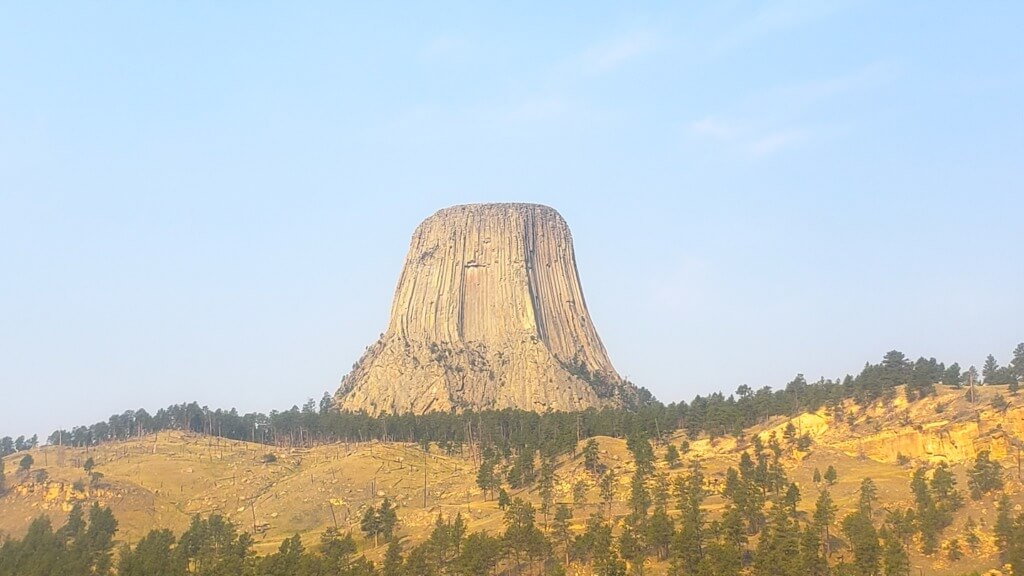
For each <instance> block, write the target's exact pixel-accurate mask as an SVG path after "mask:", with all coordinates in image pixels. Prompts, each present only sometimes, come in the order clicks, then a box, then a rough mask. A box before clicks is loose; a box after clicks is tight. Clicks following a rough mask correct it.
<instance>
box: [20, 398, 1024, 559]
mask: <svg viewBox="0 0 1024 576" xmlns="http://www.w3.org/2000/svg"><path fill="white" fill-rule="evenodd" d="M976 391H977V397H976V399H975V402H970V401H969V400H968V399H967V397H966V395H967V391H965V390H964V389H955V388H948V387H943V386H939V389H938V391H937V394H936V395H934V396H928V397H926V398H925V399H919V400H916V401H913V402H908V401H906V400H905V398H904V395H903V394H897V395H895V396H894V397H892V398H887V399H883V400H881V401H878V402H875V403H873V404H871V405H869V406H867V407H860V406H858V405H857V404H856V403H854V402H852V401H846V402H844V403H842V404H841V405H840V406H838V407H833V408H831V409H828V408H823V409H821V410H818V411H816V412H808V413H803V414H800V415H798V416H796V417H793V418H788V417H781V416H780V417H775V418H772V419H770V420H769V421H767V422H765V423H762V424H760V425H758V426H755V427H752V428H748V429H747V430H745V431H744V432H743V434H742V435H739V436H738V437H732V436H720V437H717V438H711V437H708V436H707V435H702V436H700V437H693V438H690V437H688V436H687V435H686V434H685V432H682V431H680V432H677V433H675V434H673V435H672V436H667V437H664V438H660V439H657V440H656V441H655V442H654V443H653V449H654V453H655V454H656V455H657V461H656V463H655V473H656V475H658V474H663V475H664V478H665V480H667V482H668V485H670V486H671V485H672V483H673V480H674V479H676V478H683V477H685V476H686V475H687V474H688V470H689V465H690V463H691V462H693V461H699V462H700V464H701V466H702V467H703V473H704V486H705V488H706V490H707V493H708V497H707V499H706V501H705V507H706V509H707V511H708V514H709V519H716V518H719V517H720V516H721V514H722V511H723V509H724V506H725V504H726V499H725V498H723V492H724V490H725V488H726V483H727V482H728V474H727V471H728V469H729V468H730V467H733V468H735V467H737V466H738V462H739V460H740V456H741V455H742V454H743V453H744V452H746V453H748V454H749V453H751V452H752V446H753V445H754V443H755V442H758V443H759V444H761V445H766V444H768V443H770V442H771V440H770V439H771V438H772V437H774V438H775V439H776V440H777V441H778V445H779V446H780V451H779V454H780V457H779V459H778V461H779V463H780V464H781V466H782V467H783V468H784V470H785V474H786V475H787V476H788V479H789V481H791V482H793V483H794V484H795V485H796V486H797V487H798V488H799V490H800V492H801V494H802V498H801V500H800V502H799V505H798V508H799V510H800V511H801V513H803V514H804V515H805V516H808V515H811V514H813V511H814V505H815V498H816V496H817V494H818V493H819V491H820V490H822V489H824V488H826V487H828V489H829V491H830V493H831V495H832V497H833V499H834V501H835V502H836V504H837V506H838V514H837V517H839V518H842V517H843V516H844V515H845V514H847V513H848V512H851V511H853V510H855V509H856V508H857V506H858V498H859V493H858V489H859V488H860V486H861V483H862V480H863V479H864V478H868V477H870V478H871V479H872V480H873V481H874V483H875V485H876V486H877V496H878V505H877V507H876V508H875V516H876V520H878V521H879V522H881V520H882V518H884V512H883V510H884V509H886V508H889V509H895V508H908V507H910V508H912V507H913V506H914V494H913V493H912V492H911V488H910V486H911V480H912V478H913V475H914V472H915V470H916V469H917V468H918V467H934V466H936V465H939V464H940V463H941V464H945V465H947V466H948V467H949V470H950V471H952V473H953V475H954V477H955V478H956V481H957V486H958V487H959V488H960V489H962V490H964V491H966V488H967V486H968V471H969V470H970V469H971V467H972V466H973V464H974V462H975V459H976V458H977V456H978V454H979V453H980V452H982V451H988V452H989V454H991V457H992V459H993V460H996V461H998V462H1000V463H1001V464H1002V465H1003V467H1004V469H1005V474H1004V477H1005V488H1004V490H1005V492H1006V493H1007V494H1009V495H1010V496H1011V498H1012V501H1013V503H1014V506H1015V508H1016V510H1020V508H1021V504H1022V503H1024V498H1022V485H1021V480H1020V467H1019V466H1020V463H1019V447H1020V446H1021V444H1020V439H1021V438H1024V402H1022V400H1021V398H1020V397H1018V396H1014V395H1009V394H1007V391H1006V388H1005V387H999V386H989V387H979V388H977V389H976ZM755 438H756V439H757V440H756V441H755ZM801 439H803V440H801ZM596 441H597V445H598V449H599V453H598V460H599V464H600V466H601V467H602V468H607V470H608V471H610V472H611V474H612V477H613V478H614V483H613V486H614V489H613V491H614V496H613V498H612V500H613V502H612V504H611V513H612V515H613V516H615V517H619V518H621V517H623V516H626V515H627V514H628V513H629V511H630V508H629V502H630V497H631V495H630V490H631V485H630V478H631V476H632V475H633V473H634V471H635V468H636V467H635V462H634V458H633V456H632V454H631V452H630V450H629V449H628V448H627V442H626V441H625V440H624V439H619V438H610V437H598V438H596ZM669 445H672V446H675V447H681V448H684V449H683V450H681V451H682V457H681V460H682V462H681V465H679V466H677V467H673V466H671V465H670V464H669V463H668V462H666V461H665V459H664V457H663V456H664V454H665V452H666V449H667V447H668V446H669ZM428 448H429V451H427V452H425V451H424V450H423V447H422V446H420V445H416V444H411V443H399V442H379V441H373V442H362V443H333V444H325V445H317V446H312V447H309V448H288V449H282V448H274V447H270V446H266V445H262V444H254V443H249V442H243V441H236V440H226V439H223V438H217V437H214V436H208V435H201V434H195V433H185V432H178V431H172V432H161V433H158V434H150V435H147V436H143V437H141V438H136V439H132V440H129V441H123V442H115V443H105V444H101V445H99V446H96V447H90V448H71V447H58V446H44V447H38V448H35V449H33V450H31V451H29V452H27V453H26V452H22V453H18V454H15V455H12V456H8V457H7V458H6V459H5V469H6V476H5V478H6V484H7V486H8V491H7V493H6V494H5V495H4V496H2V497H0V511H2V514H0V530H2V531H4V532H5V533H7V534H9V535H11V536H15V537H18V536H21V535H23V534H24V533H25V531H26V530H27V528H28V526H29V523H30V522H31V521H32V519H33V518H34V517H36V516H37V515H40V514H47V515H50V516H51V517H52V518H53V520H54V523H55V524H56V525H60V524H61V523H62V522H63V521H64V518H65V517H66V515H67V512H68V511H69V510H70V509H71V507H72V505H73V504H74V503H76V502H83V503H91V502H98V503H100V504H101V505H103V506H109V507H110V508H111V509H112V510H113V512H114V515H115V516H116V518H117V519H118V521H119V522H120V530H119V532H118V538H119V539H120V540H121V541H124V542H135V541H138V539H139V538H141V537H142V536H143V535H145V534H146V533H147V532H148V531H149V530H151V529H153V528H170V529H172V530H173V531H175V532H181V531H183V530H184V529H185V528H186V527H187V526H188V523H189V520H190V518H191V517H192V516H193V515H195V514H201V515H210V514H214V513H217V514H221V515H223V516H225V517H226V518H228V519H230V520H231V521H232V522H234V523H235V524H236V525H237V526H238V527H239V529H240V530H245V531H249V532H252V533H253V534H254V535H255V542H256V549H257V550H258V551H260V552H263V553H267V552H271V551H273V550H276V549H277V548H278V546H279V545H280V543H281V542H282V541H283V540H284V539H285V538H288V537H290V536H292V535H293V534H295V533H298V534H301V535H302V536H303V538H304V540H306V541H307V542H309V543H313V542H315V541H316V539H317V538H318V537H319V535H320V534H321V533H323V532H324V531H325V530H326V529H328V528H329V527H333V526H337V527H338V528H339V529H340V530H341V531H342V532H348V531H351V532H352V533H353V534H355V535H357V536H358V537H359V541H360V549H361V550H362V551H365V553H366V555H367V556H368V557H369V558H371V559H373V560H379V559H380V558H381V557H382V555H383V553H384V550H385V546H384V544H383V543H380V545H379V546H376V547H374V545H373V542H372V540H369V539H365V540H364V539H362V538H361V532H360V526H359V523H360V519H361V517H362V515H363V513H364V512H365V510H366V509H367V508H368V507H370V506H373V505H376V504H379V503H380V502H381V500H382V499H383V498H385V497H387V498H388V499H390V500H391V501H393V502H395V503H396V504H397V505H398V517H399V533H400V534H401V535H403V536H405V537H407V539H408V540H407V541H408V543H409V544H416V543H419V542H422V541H423V540H424V539H425V538H426V537H427V536H428V535H429V529H430V527H431V526H432V525H433V523H434V521H435V519H436V517H437V515H438V514H443V515H444V516H452V515H454V514H456V513H458V512H461V513H462V515H463V518H464V519H465V520H466V521H467V522H468V528H469V531H470V532H472V531H478V530H487V531H489V532H490V533H492V534H497V533H500V532H502V531H503V529H504V524H503V517H504V511H503V510H502V509H501V508H499V506H498V502H497V501H496V500H494V499H488V498H487V494H485V493H484V491H483V490H481V488H480V487H479V486H478V483H477V472H478V470H479V467H480V462H481V457H482V454H481V452H480V451H479V449H478V448H477V446H475V445H470V444H461V445H454V446H449V447H447V449H446V450H443V449H442V448H441V447H439V446H438V445H436V444H433V445H429V447H428ZM582 451H583V446H582V443H581V445H580V446H579V447H578V450H576V454H575V455H574V454H571V453H570V454H564V455H561V456H558V457H556V458H555V459H554V479H555V481H554V494H553V499H554V502H556V503H566V504H569V505H573V500H574V498H573V488H574V486H575V485H577V484H578V483H582V486H584V487H585V491H584V494H583V495H584V502H582V503H579V504H578V505H576V510H575V514H574V520H573V530H574V531H575V532H577V533H579V532H581V531H583V529H584V524H585V522H586V520H587V518H588V516H590V515H591V514H592V513H593V512H596V511H598V510H602V509H603V506H604V504H603V502H602V494H601V490H600V488H599V486H598V483H599V482H598V480H599V476H598V475H596V474H594V473H592V472H591V471H588V470H587V462H586V460H585V458H584V457H583V456H582ZM26 454H28V455H31V456H32V459H33V460H34V464H33V465H32V467H31V468H30V469H29V470H27V471H19V470H18V469H17V468H18V464H19V462H20V460H21V459H22V458H24V456H25V455H26ZM90 458H91V459H92V461H93V463H94V465H95V467H94V468H93V470H92V471H93V472H94V473H95V472H99V473H100V475H95V477H91V476H90V474H88V473H87V472H86V470H84V469H83V466H84V465H85V463H86V462H87V461H88V460H89V459H90ZM513 461H514V458H512V459H510V460H509V462H508V463H502V464H500V465H499V469H503V470H505V471H506V472H507V471H508V467H509V466H511V465H512V463H513ZM829 466H832V467H834V469H835V470H836V472H837V476H838V479H837V481H836V482H835V484H834V486H827V484H826V483H825V481H824V480H821V481H819V482H815V476H816V471H817V472H818V473H822V472H825V471H826V470H827V469H828V467H829ZM424 483H426V491H425V492H426V494H425V496H424ZM506 488H508V490H509V492H510V494H511V495H512V496H513V497H515V496H518V497H522V498H525V499H527V500H529V501H532V502H533V503H534V504H535V505H536V506H538V507H539V506H540V505H541V495H540V493H539V490H538V489H537V486H536V484H533V485H531V486H529V487H524V488H520V489H516V490H513V489H511V488H510V487H508V485H506ZM996 499H997V494H996V493H992V494H988V495H985V496H983V497H982V498H980V499H979V500H974V499H971V498H967V499H966V501H965V506H964V507H963V508H962V509H960V510H958V511H956V513H955V517H954V519H953V522H952V525H951V526H949V527H948V528H946V529H945V530H943V531H942V534H941V545H942V546H948V545H949V543H950V541H951V540H953V539H959V544H960V545H963V542H964V536H963V535H964V530H965V524H966V523H967V521H968V518H971V519H973V521H974V522H976V523H977V524H978V526H979V527H980V528H979V530H978V534H979V536H980V547H979V549H978V552H977V553H976V554H965V555H964V556H963V558H961V559H959V560H956V561H952V560H950V559H949V555H948V554H946V553H945V552H944V551H942V550H940V551H938V552H936V553H934V554H931V555H928V556H926V555H923V554H921V553H920V552H919V546H916V545H912V546H910V550H911V556H910V559H911V562H912V565H913V566H920V567H923V568H925V569H926V570H927V573H929V574H960V573H964V572H968V571H972V570H983V569H989V568H994V567H996V566H997V565H998V563H999V562H998V555H997V553H996V545H995V541H994V536H993V526H995V523H996ZM424 500H425V501H424ZM669 513H670V515H677V514H678V513H679V512H678V510H677V505H676V500H675V498H671V504H670V506H669ZM540 519H541V516H540V515H538V521H540ZM752 540H753V541H756V538H754V539H752ZM842 540H843V539H842V537H840V541H839V542H837V546H840V547H841V548H840V549H845V548H843V547H845V546H847V543H845V542H843V541H842ZM752 546H753V544H752ZM667 567H668V563H667V562H658V561H653V562H649V565H648V571H647V573H650V574H659V573H664V572H665V571H666V570H667Z"/></svg>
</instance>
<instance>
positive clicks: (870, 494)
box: [857, 478, 878, 518]
mask: <svg viewBox="0 0 1024 576" xmlns="http://www.w3.org/2000/svg"><path fill="white" fill-rule="evenodd" d="M858 492H859V494H860V496H859V497H858V500H857V508H858V509H859V510H860V511H861V512H863V513H864V514H865V515H866V516H867V517H868V518H870V517H871V508H872V505H873V504H874V502H875V501H876V500H878V488H877V487H876V486H875V481H874V480H872V479H871V478H865V479H864V480H861V483H860V489H859V490H858Z"/></svg>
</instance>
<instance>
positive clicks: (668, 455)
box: [665, 444, 679, 468]
mask: <svg viewBox="0 0 1024 576" xmlns="http://www.w3.org/2000/svg"><path fill="white" fill-rule="evenodd" d="M665 463H666V464H668V467H669V468H678V467H679V449H678V448H676V446H675V444H669V445H668V448H665Z"/></svg>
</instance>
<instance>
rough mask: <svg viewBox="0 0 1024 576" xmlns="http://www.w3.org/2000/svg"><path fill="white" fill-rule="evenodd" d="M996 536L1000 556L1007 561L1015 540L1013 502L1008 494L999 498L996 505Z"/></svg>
mask: <svg viewBox="0 0 1024 576" xmlns="http://www.w3.org/2000/svg"><path fill="white" fill-rule="evenodd" d="M995 537H996V548H997V549H998V550H999V557H1000V558H1001V559H1002V560H1003V561H1004V562H1005V561H1006V560H1007V558H1008V556H1009V553H1010V544H1011V543H1012V542H1013V541H1014V529H1013V502H1011V501H1010V497H1009V496H1007V495H1006V494H1003V495H1002V497H1000V498H999V503H998V504H997V505H996V525H995Z"/></svg>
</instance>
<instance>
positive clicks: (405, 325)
mask: <svg viewBox="0 0 1024 576" xmlns="http://www.w3.org/2000/svg"><path fill="white" fill-rule="evenodd" d="M636 394H637V392H636V388H635V387H634V386H633V385H632V384H630V383H629V382H627V381H624V380H623V379H622V378H621V377H620V376H619V375H618V374H617V373H616V372H615V369H614V368H613V367H612V363H611V361H610V360H609V359H608V354H607V352H605V348H604V345H603V344H602V343H601V339H600V337H598V335H597V330H596V328H595V327H594V323H593V322H592V321H591V319H590V313H589V312H588V311H587V305H586V302H585V301H584V299H583V289H582V287H581V286H580V279H579V274H578V272H577V269H576V258H575V255H574V253H573V244H572V235H571V234H570V232H569V226H568V225H567V224H566V223H565V220H563V219H562V217H561V215H559V214H558V212H556V211H555V210H554V209H552V208H549V207H547V206H541V205H537V204H471V205H465V206H454V207H451V208H446V209H444V210H441V211H439V212H437V213H435V214H434V215H433V216H431V217H429V218H427V219H426V220H424V221H423V223H422V224H420V226H419V227H418V228H417V229H416V231H415V233H414V234H413V237H412V243H411V245H410V247H409V254H408V256H407V257H406V260H405V267H404V269H403V270H402V275H401V278H400V280H399V282H398V288H397V290H396V291H395V298H394V303H393V305H392V308H391V321H390V325H389V326H388V329H387V331H386V332H385V333H384V334H383V335H382V336H381V338H380V339H379V340H378V341H377V342H376V343H375V344H373V345H372V346H370V347H369V348H367V351H366V353H365V354H364V355H363V357H362V358H361V359H360V360H359V361H358V362H357V363H356V364H355V365H354V366H353V369H352V371H351V372H350V373H349V374H348V375H346V376H345V377H344V378H343V379H342V381H341V387H340V389H339V390H338V393H337V396H336V400H337V403H338V406H339V407H340V408H341V409H343V410H351V411H359V410H364V411H366V412H368V413H371V414H380V413H406V412H412V413H416V414H422V413H425V412H429V411H450V410H464V409H468V408H472V409H476V410H482V409H502V408H519V409H524V410H534V411H540V412H543V411H547V410H564V411H573V410H583V409H586V408H589V407H601V406H621V405H628V404H631V403H632V402H634V401H635V399H636Z"/></svg>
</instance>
